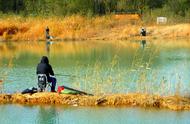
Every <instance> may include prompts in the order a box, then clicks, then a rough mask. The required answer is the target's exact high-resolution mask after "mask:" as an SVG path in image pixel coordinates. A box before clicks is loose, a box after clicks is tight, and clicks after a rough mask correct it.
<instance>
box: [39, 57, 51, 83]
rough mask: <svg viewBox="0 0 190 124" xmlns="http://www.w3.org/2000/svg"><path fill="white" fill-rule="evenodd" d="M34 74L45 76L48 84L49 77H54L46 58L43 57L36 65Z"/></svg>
mask: <svg viewBox="0 0 190 124" xmlns="http://www.w3.org/2000/svg"><path fill="white" fill-rule="evenodd" d="M36 74H46V76H47V79H48V82H50V81H51V80H50V75H52V76H54V72H53V69H52V67H51V65H50V64H49V60H48V58H47V57H46V56H43V57H42V59H41V62H40V63H39V64H38V66H37V71H36Z"/></svg>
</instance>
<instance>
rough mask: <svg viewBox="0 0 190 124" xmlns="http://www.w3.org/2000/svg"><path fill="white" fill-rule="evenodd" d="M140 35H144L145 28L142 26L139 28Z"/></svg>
mask: <svg viewBox="0 0 190 124" xmlns="http://www.w3.org/2000/svg"><path fill="white" fill-rule="evenodd" d="M140 35H141V36H146V29H145V28H144V27H142V28H141V31H140Z"/></svg>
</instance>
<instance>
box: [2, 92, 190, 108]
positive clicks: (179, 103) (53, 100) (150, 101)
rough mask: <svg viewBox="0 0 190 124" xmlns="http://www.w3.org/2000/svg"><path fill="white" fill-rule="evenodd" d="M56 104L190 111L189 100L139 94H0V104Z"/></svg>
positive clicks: (178, 97) (179, 97)
mask: <svg viewBox="0 0 190 124" xmlns="http://www.w3.org/2000/svg"><path fill="white" fill-rule="evenodd" d="M7 103H8V104H10V103H14V104H32V105H33V104H34V105H39V104H56V105H71V106H140V107H144V108H147V107H154V108H167V109H171V110H175V111H179V110H190V99H189V98H188V97H182V96H159V95H148V94H140V93H129V94H114V95H105V96H81V95H68V94H58V93H35V94H33V95H29V94H24V95H22V94H12V95H9V94H0V104H7Z"/></svg>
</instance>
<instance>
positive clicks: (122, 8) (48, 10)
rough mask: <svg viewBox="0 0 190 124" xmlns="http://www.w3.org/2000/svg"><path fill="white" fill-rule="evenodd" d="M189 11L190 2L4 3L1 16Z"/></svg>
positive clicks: (185, 13)
mask: <svg viewBox="0 0 190 124" xmlns="http://www.w3.org/2000/svg"><path fill="white" fill-rule="evenodd" d="M189 8H190V0H0V13H3V14H10V13H13V14H18V15H23V16H38V15H40V16H49V15H58V16H60V15H63V16H65V15H72V14H82V15H88V16H89V15H90V16H93V15H104V14H109V13H114V12H127V13H140V14H144V13H152V12H154V10H158V9H159V10H162V11H165V12H166V13H167V12H168V11H169V12H170V14H171V13H172V14H174V15H179V16H182V17H185V16H188V14H189V13H190V9H189Z"/></svg>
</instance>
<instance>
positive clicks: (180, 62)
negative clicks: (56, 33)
mask: <svg viewBox="0 0 190 124" xmlns="http://www.w3.org/2000/svg"><path fill="white" fill-rule="evenodd" d="M9 45H10V46H11V47H10V46H9ZM0 48H1V49H0V78H1V79H2V78H3V77H2V75H3V73H4V72H5V71H6V72H7V76H6V77H7V78H6V79H7V80H5V81H4V84H5V85H3V88H4V89H5V91H6V92H8V90H9V91H10V89H11V91H12V92H16V91H21V90H23V89H26V88H28V87H33V86H35V85H36V80H34V79H36V77H35V67H36V64H37V63H38V62H39V58H41V56H43V55H48V56H51V57H50V61H51V63H52V66H53V68H55V72H56V73H57V74H63V75H76V77H75V78H70V77H69V78H68V77H63V76H59V77H57V78H58V82H59V83H60V85H62V84H65V85H68V86H70V87H73V88H79V89H81V90H85V91H86V92H89V93H93V92H101V93H110V92H111V93H121V92H122V93H123V92H124V93H126V92H136V91H138V90H142V91H141V92H148V93H155V92H156V93H157V92H158V93H160V91H162V92H164V93H167V92H168V91H175V86H176V85H177V83H178V82H179V81H178V77H179V76H180V77H181V79H180V82H181V83H182V86H181V87H186V88H187V87H188V85H189V80H190V77H189V75H190V72H189V68H190V59H189V58H190V49H189V48H190V43H189V42H188V40H182V41H181V40H180V41H163V42H162V41H161V40H157V41H146V40H142V41H140V43H139V41H138V42H136V41H117V42H108V41H107V42H105V41H85V42H56V43H54V44H52V42H45V43H44V42H31V43H28V42H21V43H19V44H18V43H11V44H7V43H0ZM142 48H143V49H142ZM10 60H12V61H11V62H12V65H14V66H8V65H11V64H9V63H10ZM2 70H5V71H2ZM7 70H9V71H7ZM23 72H24V73H23ZM31 74H33V75H31ZM18 75H19V76H18ZM21 75H22V76H21ZM171 75H172V76H171ZM176 75H179V76H176ZM163 77H165V78H164V79H167V81H163ZM10 80H13V82H14V83H10ZM23 82H24V83H23ZM58 85H59V84H58ZM160 86H163V88H162V89H160V88H159V87H160ZM170 87H172V88H170ZM13 90H14V91H13ZM164 90H165V91H164Z"/></svg>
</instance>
